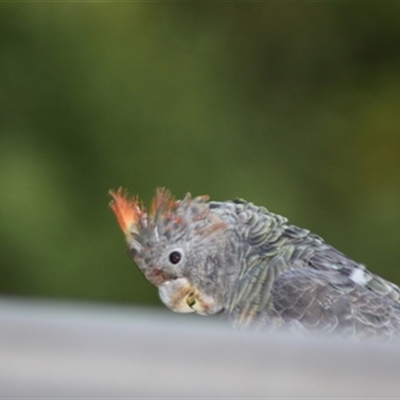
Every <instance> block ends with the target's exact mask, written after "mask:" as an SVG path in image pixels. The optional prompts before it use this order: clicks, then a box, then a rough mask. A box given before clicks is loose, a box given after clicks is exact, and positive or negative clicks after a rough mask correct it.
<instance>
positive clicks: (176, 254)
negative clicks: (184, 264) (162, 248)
mask: <svg viewBox="0 0 400 400" xmlns="http://www.w3.org/2000/svg"><path fill="white" fill-rule="evenodd" d="M181 258H182V255H181V253H179V251H176V250H175V251H173V252H172V253H171V254H170V255H169V261H171V263H172V264H178V262H179V261H181Z"/></svg>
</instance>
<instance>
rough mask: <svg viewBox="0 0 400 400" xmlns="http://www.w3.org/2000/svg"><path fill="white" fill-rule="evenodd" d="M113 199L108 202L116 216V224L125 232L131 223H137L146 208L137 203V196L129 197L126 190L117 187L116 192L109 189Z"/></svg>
mask: <svg viewBox="0 0 400 400" xmlns="http://www.w3.org/2000/svg"><path fill="white" fill-rule="evenodd" d="M109 193H110V195H111V196H112V197H113V200H112V201H111V203H110V207H111V209H112V210H113V211H114V214H115V216H116V218H117V221H118V224H119V226H120V227H121V229H122V231H123V232H124V233H125V234H126V233H128V232H129V229H130V228H131V227H132V225H137V223H138V220H139V219H140V218H141V217H142V216H143V215H145V214H146V210H145V209H144V208H143V207H141V206H140V205H139V200H138V198H135V197H132V198H131V199H130V198H129V194H128V192H127V191H126V190H124V189H122V188H119V189H118V190H117V191H116V192H114V191H113V190H110V192H109Z"/></svg>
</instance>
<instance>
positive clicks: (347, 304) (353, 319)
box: [111, 189, 400, 338]
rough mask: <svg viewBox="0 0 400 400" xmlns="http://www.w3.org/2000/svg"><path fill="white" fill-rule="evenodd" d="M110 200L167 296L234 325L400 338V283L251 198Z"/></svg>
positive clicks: (137, 254)
mask: <svg viewBox="0 0 400 400" xmlns="http://www.w3.org/2000/svg"><path fill="white" fill-rule="evenodd" d="M111 194H112V196H113V199H114V200H113V202H112V203H111V208H112V209H113V211H114V212H115V214H116V216H117V219H118V222H119V224H120V226H121V229H122V230H123V231H124V233H125V237H126V240H127V245H128V251H129V253H130V255H131V257H132V258H133V260H134V261H135V263H136V264H137V265H138V267H139V268H140V270H141V271H142V272H143V273H144V275H145V276H146V278H147V279H148V280H149V281H150V282H152V283H153V284H154V285H155V286H157V287H158V289H159V293H160V297H161V300H162V301H163V302H164V304H165V305H166V306H167V307H169V308H171V309H172V310H173V311H177V312H197V313H199V314H203V315H210V314H217V313H220V314H224V315H226V316H227V317H228V318H229V320H230V321H231V322H232V324H234V325H237V326H241V327H246V326H256V327H262V328H264V327H265V328H270V329H285V328H287V329H290V330H294V331H296V332H302V333H307V332H319V333H321V334H332V333H336V334H339V335H341V336H344V337H357V338H369V337H381V338H391V337H393V336H396V335H397V336H400V289H399V287H398V286H396V285H394V284H393V283H390V282H388V281H386V280H384V279H382V278H380V277H379V276H377V275H374V274H372V273H371V272H369V271H368V270H367V269H366V268H365V267H364V266H363V265H361V264H358V263H356V262H355V261H353V260H351V259H349V258H348V257H346V256H345V255H344V254H342V253H341V252H339V251H338V250H336V249H334V248H333V247H332V246H330V245H328V244H327V243H325V242H324V240H323V239H322V238H320V237H319V236H317V235H315V234H313V233H311V232H309V231H308V230H306V229H302V228H299V227H296V226H294V225H291V224H290V223H289V222H288V220H287V219H286V218H284V217H282V216H280V215H277V214H273V213H271V212H269V211H268V210H267V209H265V208H264V207H257V206H255V205H254V204H252V203H248V202H246V201H245V200H242V199H237V200H233V201H226V202H209V201H208V197H207V196H201V197H196V198H192V197H191V196H190V194H188V195H186V197H185V198H184V199H183V200H181V201H177V200H174V199H173V198H172V197H171V196H170V195H169V193H168V192H167V191H165V190H162V189H160V190H158V191H157V194H156V196H155V198H154V200H153V202H152V207H151V210H150V212H149V213H147V211H146V209H144V208H143V207H142V206H140V205H139V202H138V200H137V199H132V200H130V199H129V198H128V196H127V194H126V193H125V192H123V191H122V190H119V191H117V192H111Z"/></svg>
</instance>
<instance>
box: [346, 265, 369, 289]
mask: <svg viewBox="0 0 400 400" xmlns="http://www.w3.org/2000/svg"><path fill="white" fill-rule="evenodd" d="M350 279H351V280H352V281H353V282H354V283H356V284H357V285H362V286H364V285H365V284H366V283H367V282H368V281H369V279H368V276H367V274H366V273H365V272H364V270H362V269H361V268H355V269H354V270H353V272H352V273H351V274H350Z"/></svg>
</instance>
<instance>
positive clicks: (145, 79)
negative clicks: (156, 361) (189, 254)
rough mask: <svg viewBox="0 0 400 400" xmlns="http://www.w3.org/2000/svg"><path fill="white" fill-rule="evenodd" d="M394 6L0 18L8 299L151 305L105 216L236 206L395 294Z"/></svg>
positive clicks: (126, 7) (398, 168)
mask: <svg viewBox="0 0 400 400" xmlns="http://www.w3.org/2000/svg"><path fill="white" fill-rule="evenodd" d="M399 19H400V5H399V3H387V2H385V3H379V2H377V3H357V2H355V3H343V2H339V3H321V2H317V3H296V2H289V3H287V2H285V3H279V2H273V3H269V2H267V3H246V2H245V3H238V2H232V3H225V2H222V3H198V2H196V3H180V2H176V3H171V2H166V3H163V2H159V3H145V2H144V3H143V2H142V3H126V2H125V3H124V2H122V3H120V2H116V3H101V2H100V3H97V2H96V3H95V2H93V3H76V2H71V3H37V2H35V3H29V2H28V3H26V2H25V3H18V2H15V3H2V4H0V38H1V40H0V188H1V189H0V190H1V193H0V208H1V225H0V235H1V243H2V250H1V269H0V290H1V292H2V293H3V294H11V295H22V296H42V297H45V296H47V297H59V298H76V299H93V300H103V301H115V302H130V303H134V302H136V303H158V300H157V292H156V290H155V289H154V288H152V287H151V286H150V284H148V283H147V282H146V281H145V279H144V278H143V277H142V276H141V274H140V273H139V271H138V270H137V268H135V267H134V265H133V264H132V262H131V261H130V260H129V259H128V257H127V255H126V254H125V251H124V240H123V236H122V234H121V232H120V231H119V229H118V227H117V224H116V222H115V220H114V217H113V215H112V214H111V212H110V210H109V209H108V207H107V204H108V202H109V200H110V198H109V196H108V194H107V192H108V190H109V189H110V188H117V187H119V186H121V185H122V186H124V187H127V188H129V190H130V191H131V192H132V193H137V194H140V195H141V196H142V198H143V199H144V201H145V202H146V203H147V202H148V201H149V199H150V198H151V196H152V194H153V192H154V190H155V188H156V187H158V186H165V187H167V188H169V189H170V190H171V191H172V192H173V193H174V194H175V195H176V196H178V197H180V196H182V195H184V194H185V193H186V192H187V191H190V192H192V194H194V195H199V194H204V193H207V194H209V195H210V196H211V197H212V198H213V199H217V200H225V199H230V198H233V197H242V198H245V199H247V200H251V201H253V202H255V203H257V204H260V205H264V206H266V207H267V208H269V209H270V210H271V211H274V212H277V213H280V214H283V215H285V216H287V217H288V218H289V219H290V220H291V221H292V222H293V223H295V224H297V225H300V226H303V227H307V228H309V229H310V230H312V231H314V232H316V233H318V234H320V235H321V236H322V237H324V238H325V239H326V240H327V241H328V242H330V243H331V244H332V245H334V246H335V247H337V248H339V249H340V250H341V251H343V252H345V253H346V254H348V255H349V256H351V257H352V258H354V259H355V260H357V261H359V262H362V263H365V264H366V265H367V266H368V267H369V268H370V269H371V270H372V271H374V272H377V273H379V274H381V275H382V276H384V277H386V278H387V279H389V280H392V281H394V282H396V283H400V265H399V260H400V233H399V226H400V134H399V128H400V112H399V110H400V73H399V71H400V51H399V48H400V24H399Z"/></svg>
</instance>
